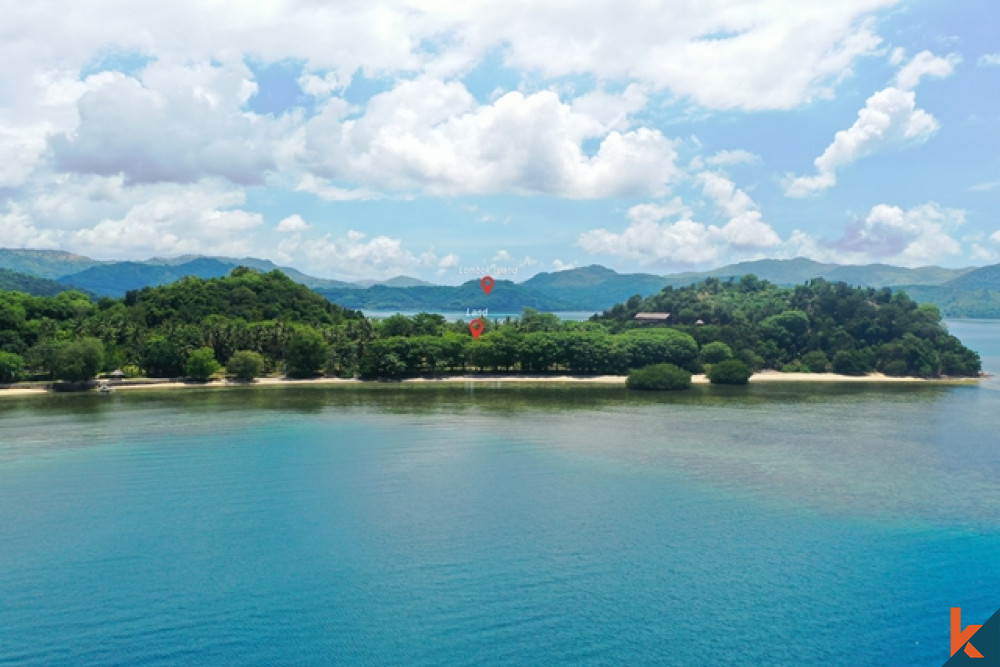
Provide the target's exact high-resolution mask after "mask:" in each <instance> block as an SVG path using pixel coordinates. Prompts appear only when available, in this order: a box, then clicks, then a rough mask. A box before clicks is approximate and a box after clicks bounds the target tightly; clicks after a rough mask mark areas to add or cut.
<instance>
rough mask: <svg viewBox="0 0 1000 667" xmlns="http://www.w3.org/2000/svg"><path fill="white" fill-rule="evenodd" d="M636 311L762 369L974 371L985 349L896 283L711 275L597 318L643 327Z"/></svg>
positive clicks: (616, 326) (618, 326)
mask: <svg viewBox="0 0 1000 667" xmlns="http://www.w3.org/2000/svg"><path fill="white" fill-rule="evenodd" d="M638 312H669V313H671V317H670V319H669V322H670V323H671V324H673V325H674V326H675V327H676V328H677V329H678V330H680V331H685V332H687V333H690V334H691V335H692V336H694V337H695V339H696V340H697V341H698V343H699V344H701V345H705V344H707V343H710V342H713V341H719V342H722V343H725V344H726V345H728V346H729V347H730V348H731V349H732V350H733V351H734V352H735V353H736V355H737V356H739V357H741V358H743V359H744V361H746V362H747V363H749V364H751V365H752V366H755V367H758V368H759V367H767V368H780V369H785V370H802V369H804V368H805V369H809V370H814V371H815V370H818V369H819V368H820V367H827V366H828V367H830V368H832V370H834V371H835V372H837V373H845V374H862V373H868V372H871V371H876V370H878V371H882V372H884V373H886V374H889V375H916V376H921V377H936V376H938V375H941V374H944V375H960V376H961V375H975V374H977V373H978V372H979V371H980V361H979V356H978V355H977V354H976V353H975V352H973V351H971V350H969V349H968V348H966V347H965V346H963V345H962V344H961V342H960V341H959V340H958V339H957V338H955V337H954V336H952V335H950V334H949V333H948V332H947V329H946V328H945V326H944V325H943V324H942V322H941V314H940V313H939V312H938V309H937V308H936V307H935V306H933V305H930V304H922V305H919V304H917V303H916V302H915V301H913V300H912V299H910V298H909V297H908V296H907V295H906V294H905V293H902V292H893V291H892V290H891V289H889V288H887V287H886V288H882V289H874V288H870V287H850V286H848V285H847V284H845V283H830V282H827V281H825V280H822V279H816V280H811V281H809V282H808V283H806V284H805V285H800V286H798V287H794V288H782V287H777V286H776V285H773V284H771V283H769V282H767V281H762V280H759V279H757V278H756V277H755V276H753V275H746V276H743V277H742V278H741V279H740V280H739V281H734V280H729V281H725V282H724V281H721V280H718V279H714V278H710V279H708V280H705V281H704V282H702V283H699V284H697V285H691V286H688V287H683V288H679V289H678V288H672V287H667V288H664V289H663V290H662V291H661V292H660V293H659V294H656V295H654V296H651V297H648V298H646V299H643V298H641V297H633V298H632V299H629V300H628V301H627V302H625V303H622V304H618V305H616V306H614V307H612V308H611V309H609V310H607V311H605V312H604V313H603V314H602V315H600V316H595V318H594V321H596V322H601V323H603V324H605V325H607V326H608V327H609V328H610V329H611V330H612V331H622V330H628V329H632V328H635V327H637V326H642V325H641V324H638V323H636V321H635V319H634V317H635V315H636V313H638Z"/></svg>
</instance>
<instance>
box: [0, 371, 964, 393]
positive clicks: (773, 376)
mask: <svg viewBox="0 0 1000 667" xmlns="http://www.w3.org/2000/svg"><path fill="white" fill-rule="evenodd" d="M625 380H626V377H625V376H624V375H450V376H445V377H437V378H425V377H420V378H407V379H404V380H400V382H401V383H404V384H405V383H429V384H465V383H470V382H475V383H531V384H535V383H540V384H545V383H549V384H565V383H578V384H603V385H623V384H625ZM978 380H979V378H932V379H927V378H917V377H890V376H888V375H883V374H882V373H871V374H869V375H861V376H852V375H837V374H836V373H782V372H780V371H761V372H759V373H754V375H753V376H752V377H751V378H750V383H751V384H756V383H772V382H789V383H817V382H819V383H823V382H835V383H865V382H867V383H882V382H887V383H900V382H904V383H934V384H974V383H976V382H977V381H978ZM379 383H380V381H378V380H358V379H343V378H330V377H319V378H310V379H289V378H280V377H266V378H258V379H257V380H255V381H253V382H252V383H247V382H236V381H230V380H213V381H211V382H206V383H199V382H174V381H164V382H138V383H129V382H128V381H126V382H125V383H122V384H110V385H109V386H110V387H111V388H112V390H113V391H116V392H118V391H154V390H168V389H169V390H175V389H206V388H209V389H215V388H224V387H246V386H316V385H350V384H379ZM691 383H692V384H710V383H709V381H708V378H707V377H706V376H705V375H703V374H699V375H693V376H692V377H691ZM50 393H53V392H52V391H51V390H49V389H45V388H44V387H39V386H31V387H17V386H14V387H9V388H6V389H0V396H38V395H45V394H50Z"/></svg>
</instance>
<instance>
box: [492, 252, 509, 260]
mask: <svg viewBox="0 0 1000 667" xmlns="http://www.w3.org/2000/svg"><path fill="white" fill-rule="evenodd" d="M512 259H513V258H512V257H511V256H510V253H509V252H507V251H506V250H501V251H499V252H497V254H495V255H493V259H492V260H491V261H493V262H509V261H511V260H512Z"/></svg>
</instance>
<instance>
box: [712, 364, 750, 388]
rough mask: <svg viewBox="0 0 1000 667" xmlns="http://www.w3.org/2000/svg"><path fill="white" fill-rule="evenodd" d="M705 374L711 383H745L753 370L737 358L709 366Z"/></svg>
mask: <svg viewBox="0 0 1000 667" xmlns="http://www.w3.org/2000/svg"><path fill="white" fill-rule="evenodd" d="M707 375H708V380H709V382H711V383H712V384H746V383H747V381H748V380H749V379H750V376H751V375H753V371H752V370H750V367H749V366H747V365H746V364H745V363H743V362H742V361H740V360H739V359H730V360H728V361H723V362H721V363H718V364H713V365H712V366H709V368H708V372H707Z"/></svg>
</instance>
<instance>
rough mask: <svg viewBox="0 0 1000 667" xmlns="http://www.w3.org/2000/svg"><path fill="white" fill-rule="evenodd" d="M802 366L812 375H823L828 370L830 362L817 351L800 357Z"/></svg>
mask: <svg viewBox="0 0 1000 667" xmlns="http://www.w3.org/2000/svg"><path fill="white" fill-rule="evenodd" d="M802 365H803V366H805V367H806V368H808V369H809V370H810V372H813V373H825V372H826V371H827V370H828V369H829V368H830V360H829V359H827V358H826V355H825V354H823V353H822V352H821V351H819V350H813V351H812V352H806V353H805V354H803V355H802Z"/></svg>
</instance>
